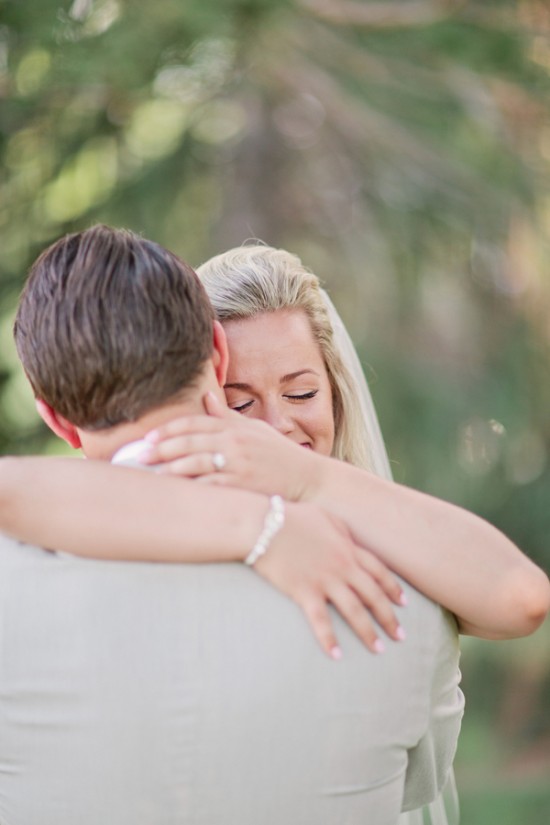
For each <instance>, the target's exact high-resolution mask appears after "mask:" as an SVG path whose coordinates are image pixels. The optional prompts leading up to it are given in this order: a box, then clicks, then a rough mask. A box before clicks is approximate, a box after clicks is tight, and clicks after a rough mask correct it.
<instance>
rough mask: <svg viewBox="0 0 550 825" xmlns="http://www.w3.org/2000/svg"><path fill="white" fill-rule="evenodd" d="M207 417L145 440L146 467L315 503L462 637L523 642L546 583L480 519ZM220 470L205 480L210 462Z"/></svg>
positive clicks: (545, 605)
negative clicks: (451, 619)
mask: <svg viewBox="0 0 550 825" xmlns="http://www.w3.org/2000/svg"><path fill="white" fill-rule="evenodd" d="M207 409H208V410H209V412H210V413H213V414H212V415H210V416H209V417H206V416H199V417H194V418H188V419H180V420H179V421H176V422H172V423H171V424H167V425H165V426H164V427H162V428H159V429H158V430H157V431H156V432H155V433H154V434H152V435H151V438H150V441H151V445H152V446H151V453H150V456H149V458H148V462H149V463H154V462H157V461H166V462H168V463H167V464H165V465H164V466H165V471H166V472H174V473H177V474H183V475H193V476H196V475H201V474H202V473H204V475H203V476H202V479H201V480H203V481H204V482H206V483H210V484H216V485H224V486H226V485H232V486H241V487H243V488H246V489H256V490H261V491H263V492H266V493H270V492H280V493H281V494H282V495H284V496H286V497H288V498H290V499H293V500H301V501H310V502H315V503H316V504H318V505H320V506H321V507H322V508H324V509H325V510H327V511H328V512H330V513H332V514H334V515H336V516H338V517H339V518H341V519H342V520H343V521H344V522H345V523H346V525H347V526H348V528H349V529H350V530H351V533H352V535H353V537H354V539H355V540H356V541H357V543H358V544H360V545H362V546H363V547H365V548H368V549H369V550H371V551H372V552H373V553H375V554H376V555H377V556H378V557H379V558H380V559H381V560H382V561H383V562H384V563H385V564H387V565H388V566H389V567H390V568H391V569H392V570H394V571H395V572H396V573H398V574H399V575H401V576H403V577H404V578H405V579H407V580H408V581H409V582H410V583H411V584H412V585H414V586H415V587H416V588H417V589H418V590H420V591H421V592H422V593H424V594H425V595H427V596H429V597H430V598H432V599H434V600H435V601H437V602H439V603H440V604H442V605H443V606H444V607H446V608H447V609H448V610H450V611H451V612H453V613H454V614H455V616H456V617H457V620H458V623H459V627H460V630H461V632H462V633H467V634H470V635H475V636H481V637H483V638H487V639H507V638H513V637H516V636H524V635H528V634H529V633H532V632H533V631H534V630H535V629H536V628H537V627H538V626H539V625H540V624H541V622H542V621H543V620H544V618H545V616H546V615H547V613H548V610H549V607H550V583H549V581H548V577H547V576H546V574H545V573H544V572H543V571H542V570H541V569H540V568H539V567H537V566H536V565H535V564H534V563H533V562H532V561H531V560H530V559H528V558H527V556H525V555H524V554H523V553H521V551H520V550H519V549H518V548H517V547H516V546H515V545H514V544H513V543H512V542H511V541H509V539H507V538H506V536H504V535H503V534H502V533H501V532H500V531H499V530H497V529H496V528H495V527H492V526H491V525H490V524H488V523H487V522H486V521H484V520H483V519H481V518H479V517H478V516H475V515H474V514H472V513H469V512H468V511H466V510H464V509H462V508H460V507H456V506H454V505H452V504H449V503H448V502H445V501H442V500H440V499H437V498H435V497H433V496H429V495H426V494H423V493H420V492H417V491H415V490H412V489H410V488H407V487H404V486H402V485H399V484H396V483H394V482H390V481H385V480H383V479H380V478H378V477H376V476H373V475H372V474H370V473H368V472H366V471H364V470H360V469H357V468H356V467H352V466H351V465H349V464H345V463H343V462H340V461H336V460H335V459H331V458H327V457H324V456H320V455H317V454H315V453H312V452H311V451H309V450H306V449H304V448H303V447H299V446H297V445H295V444H293V443H292V442H291V441H290V440H289V439H287V438H284V437H283V436H281V435H280V434H279V433H277V432H275V431H274V430H273V429H272V428H271V427H269V426H268V425H266V424H265V423H264V422H261V421H256V420H250V419H246V418H244V417H243V416H240V415H238V414H236V413H234V412H233V411H231V410H224V409H223V408H222V407H221V405H219V404H216V403H215V399H214V400H213V401H212V400H211V401H207ZM212 452H221V453H223V454H224V455H225V457H226V461H227V464H226V468H225V469H224V471H223V472H221V473H215V474H214V475H213V474H212V473H211V469H212V465H211V461H210V460H209V456H210V455H211V453H212Z"/></svg>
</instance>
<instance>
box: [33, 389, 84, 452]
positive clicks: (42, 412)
mask: <svg viewBox="0 0 550 825" xmlns="http://www.w3.org/2000/svg"><path fill="white" fill-rule="evenodd" d="M35 404H36V409H37V411H38V415H39V416H40V418H41V419H42V421H44V422H45V423H46V424H47V425H48V427H49V428H50V430H52V432H54V433H55V434H56V435H58V436H59V438H62V439H63V441H66V442H67V444H69V445H70V446H71V447H74V448H75V450H78V449H79V448H80V447H81V446H82V444H81V443H80V435H79V434H78V430H77V428H76V427H75V426H74V424H71V422H70V421H67V419H66V418H63V416H62V415H59V413H57V412H56V411H55V410H54V409H53V407H50V405H49V404H47V403H46V402H45V401H42V400H41V399H40V398H36V399H35Z"/></svg>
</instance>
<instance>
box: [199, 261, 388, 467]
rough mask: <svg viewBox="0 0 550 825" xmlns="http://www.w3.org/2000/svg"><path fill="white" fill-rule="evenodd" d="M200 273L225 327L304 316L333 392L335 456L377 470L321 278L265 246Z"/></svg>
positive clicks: (206, 266) (202, 268)
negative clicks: (266, 317) (273, 315)
mask: <svg viewBox="0 0 550 825" xmlns="http://www.w3.org/2000/svg"><path fill="white" fill-rule="evenodd" d="M197 273H198V275H199V278H200V279H201V281H202V283H203V285H204V287H205V289H206V292H207V293H208V297H209V298H210V301H211V303H212V306H213V308H214V312H215V313H216V316H217V318H218V320H219V321H220V322H221V323H222V324H223V323H224V321H232V320H236V319H240V318H251V317H253V316H255V315H258V314H260V313H263V312H277V311H278V310H281V309H297V310H302V311H303V312H305V314H306V316H307V318H308V320H309V323H310V326H311V330H312V333H313V337H314V338H315V340H316V342H317V344H318V346H319V349H320V351H321V354H322V356H323V360H324V362H325V366H326V369H327V373H328V377H329V380H330V384H331V388H332V397H333V411H334V429H335V439H334V445H333V449H332V455H333V456H334V457H335V458H339V459H341V460H342V461H347V462H349V463H350V464H354V465H355V466H357V467H363V468H364V469H372V462H371V460H370V458H369V445H368V443H367V441H368V439H367V427H366V423H365V421H364V417H363V414H362V411H361V406H360V403H359V401H358V396H357V391H356V387H355V386H354V381H353V378H352V375H351V373H350V371H349V370H348V368H347V367H346V365H345V364H344V361H343V360H342V356H341V354H340V352H339V351H338V348H337V346H336V344H335V339H334V329H333V327H332V324H331V321H330V318H329V314H328V306H327V300H326V297H325V293H324V291H323V290H322V288H321V285H320V283H319V279H318V278H317V276H316V275H314V274H313V273H312V272H310V271H309V270H308V269H306V268H305V267H304V266H303V265H302V262H301V260H300V259H299V258H298V257H297V256H296V255H292V254H291V253H290V252H286V251H285V250H284V249H274V248H273V247H270V246H263V245H256V246H241V247H237V248H235V249H230V250H229V251H228V252H224V253H223V254H221V255H217V256H215V257H214V258H211V259H210V260H209V261H207V262H206V263H204V264H202V266H200V267H199V268H198V269H197Z"/></svg>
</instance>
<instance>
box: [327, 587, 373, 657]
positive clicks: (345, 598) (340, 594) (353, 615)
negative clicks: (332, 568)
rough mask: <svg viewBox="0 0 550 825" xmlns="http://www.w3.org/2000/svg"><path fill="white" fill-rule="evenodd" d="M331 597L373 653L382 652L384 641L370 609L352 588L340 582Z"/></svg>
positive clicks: (332, 591)
mask: <svg viewBox="0 0 550 825" xmlns="http://www.w3.org/2000/svg"><path fill="white" fill-rule="evenodd" d="M329 598H330V601H331V603H332V604H333V605H334V607H335V608H336V610H337V611H338V612H339V613H340V614H341V615H342V616H343V618H344V619H345V620H346V621H347V623H348V624H349V626H350V627H351V629H352V630H353V631H354V633H355V634H356V635H357V636H358V637H359V639H361V641H362V642H363V644H365V645H366V646H367V647H368V649H369V650H370V651H371V652H372V653H382V652H383V650H384V643H383V642H382V640H381V639H380V638H379V636H378V632H377V630H376V627H375V625H374V622H373V620H372V618H371V616H370V614H369V611H368V610H367V608H366V607H365V605H364V604H363V602H362V601H361V599H360V598H359V597H358V596H357V595H356V594H355V593H354V591H353V590H352V588H351V587H348V586H346V585H344V584H343V583H341V582H339V583H337V584H335V585H334V586H333V587H332V589H331V592H330V596H329Z"/></svg>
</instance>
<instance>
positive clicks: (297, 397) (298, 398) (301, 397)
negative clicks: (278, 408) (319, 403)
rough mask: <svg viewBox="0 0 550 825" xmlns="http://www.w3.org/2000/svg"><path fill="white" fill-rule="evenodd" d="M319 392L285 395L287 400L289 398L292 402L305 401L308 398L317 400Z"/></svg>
mask: <svg viewBox="0 0 550 825" xmlns="http://www.w3.org/2000/svg"><path fill="white" fill-rule="evenodd" d="M318 392H319V390H311V392H304V393H301V394H299V395H291V394H290V393H286V394H285V398H288V399H289V400H290V401H303V400H305V399H306V398H315V396H316V395H317V393H318Z"/></svg>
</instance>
